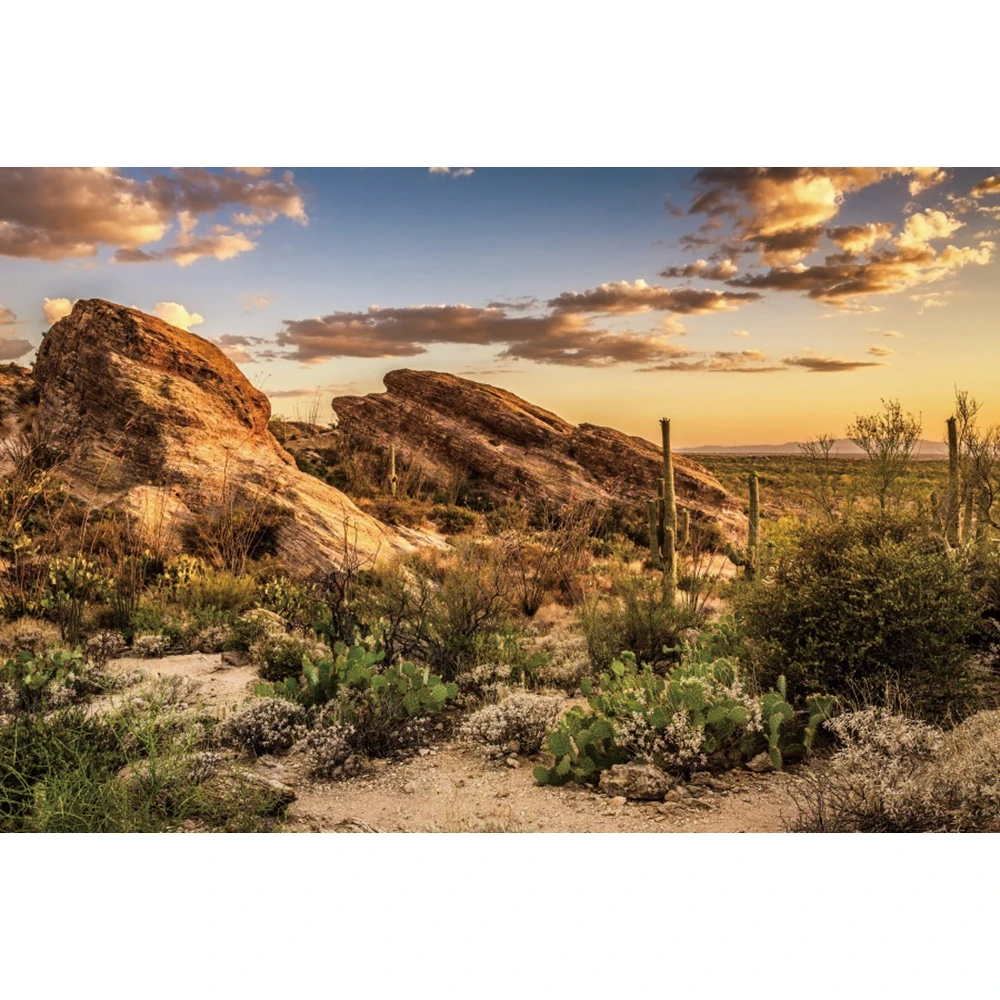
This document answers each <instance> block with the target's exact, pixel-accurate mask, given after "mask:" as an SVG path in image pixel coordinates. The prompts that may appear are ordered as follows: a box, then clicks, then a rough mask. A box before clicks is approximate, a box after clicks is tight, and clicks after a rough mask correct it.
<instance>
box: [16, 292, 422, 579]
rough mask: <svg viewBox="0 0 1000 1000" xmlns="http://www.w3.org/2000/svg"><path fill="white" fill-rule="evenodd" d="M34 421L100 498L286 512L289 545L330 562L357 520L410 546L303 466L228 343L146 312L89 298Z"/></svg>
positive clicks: (165, 513)
mask: <svg viewBox="0 0 1000 1000" xmlns="http://www.w3.org/2000/svg"><path fill="white" fill-rule="evenodd" d="M33 377H34V383H35V392H36V396H37V406H36V408H35V412H34V416H33V419H34V421H35V422H36V423H35V426H36V428H40V429H42V430H43V432H44V434H45V435H46V437H47V441H48V444H49V445H50V447H52V448H53V449H55V450H56V451H57V452H58V453H61V454H62V456H63V459H62V461H61V462H60V464H59V466H58V469H57V474H58V476H59V478H61V479H62V480H63V481H65V482H66V483H67V485H68V486H69V488H70V490H71V492H72V493H73V494H74V495H76V496H77V497H79V498H82V499H84V500H85V501H87V502H89V503H94V504H96V505H99V506H105V505H109V504H119V505H120V506H122V507H124V508H126V509H128V510H130V511H132V512H133V513H134V514H136V515H137V516H139V517H140V518H142V519H143V520H144V521H145V522H146V524H147V526H148V527H150V528H153V527H157V526H161V527H162V528H163V530H166V531H171V532H179V531H181V530H182V529H183V527H184V526H185V525H187V524H189V523H190V522H191V521H192V520H193V519H194V518H195V517H197V516H199V515H204V516H208V517H218V516H220V515H224V514H225V512H226V511H227V510H232V509H234V508H235V507H240V508H242V509H243V510H244V511H246V510H250V511H263V510H264V509H265V508H266V509H267V510H268V511H269V512H270V513H269V515H268V516H269V517H270V516H275V517H276V523H277V524H278V526H277V528H276V535H275V538H276V545H277V551H278V555H279V556H280V557H281V558H282V559H283V560H284V561H285V562H286V564H288V565H290V566H293V567H295V568H296V569H300V570H324V569H329V568H331V566H332V565H335V564H337V563H338V562H339V561H340V560H341V558H342V556H343V551H344V529H345V523H346V524H347V525H348V528H349V535H350V539H351V541H352V542H354V543H355V544H356V546H357V549H358V550H359V551H360V552H361V553H362V554H364V555H373V554H374V553H376V552H383V553H388V552H390V551H393V550H397V549H401V548H402V549H405V548H409V547H411V546H410V545H409V543H408V542H407V541H406V540H404V539H403V538H402V537H401V536H400V535H399V534H397V533H396V532H393V531H391V530H390V529H388V528H386V526H385V525H383V524H381V523H380V522H379V521H377V520H375V519H374V518H372V517H370V516H369V515H366V514H364V513H363V512H362V511H360V510H359V509H358V508H357V507H356V506H355V505H354V504H353V503H352V502H351V501H350V500H349V499H348V498H347V497H346V496H344V494H343V493H341V492H340V491H339V490H337V489H334V488H333V487H332V486H328V485H326V484H325V483H323V482H320V481H319V480H317V479H315V478H313V477H312V476H309V475H306V474H305V473H302V472H300V471H299V470H298V469H297V467H296V465H295V462H294V460H293V459H292V457H291V456H290V455H289V454H288V453H287V452H286V451H285V450H284V449H283V448H282V447H281V446H280V445H279V444H278V443H277V441H275V439H274V438H273V437H272V435H271V433H270V432H269V431H268V427H267V425H268V419H269V418H270V415H271V406H270V403H269V402H268V399H267V397H266V396H265V395H264V394H263V393H262V392H260V391H259V390H257V389H255V388H254V387H253V386H252V385H251V384H250V383H249V382H248V381H247V379H246V378H245V377H244V376H243V374H242V373H241V372H240V370H239V369H238V368H237V367H236V365H235V364H233V362H232V361H230V360H229V358H227V357H226V356H225V355H224V354H223V353H222V352H221V351H220V350H219V349H218V348H217V347H216V346H215V345H213V344H211V343H209V342H208V341H206V340H204V339H203V338H201V337H198V336H196V335H195V334H193V333H188V332H186V331H184V330H180V329H178V328H176V327H173V326H170V325H169V324H168V323H165V322H163V321H162V320H160V319H157V318H155V317H153V316H147V315H146V314H145V313H142V312H139V311H138V310H137V309H129V308H126V307H124V306H119V305H115V304H113V303H110V302H105V301H102V300H100V299H89V300H81V301H79V302H77V303H76V305H75V306H74V307H73V311H72V313H71V314H70V315H69V316H67V317H66V318H65V319H62V320H60V321H59V322H58V323H56V324H55V325H54V326H53V327H52V328H51V330H49V332H48V333H47V334H46V335H45V338H44V340H43V341H42V345H41V347H40V348H39V351H38V358H37V361H36V363H35V367H34V371H33Z"/></svg>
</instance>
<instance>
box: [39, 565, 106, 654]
mask: <svg viewBox="0 0 1000 1000" xmlns="http://www.w3.org/2000/svg"><path fill="white" fill-rule="evenodd" d="M111 586H112V582H111V580H110V578H109V577H108V576H107V575H106V574H105V573H104V572H103V571H102V570H101V568H100V567H99V566H98V565H97V564H96V563H95V562H92V561H91V560H89V559H85V558H84V557H83V556H66V557H62V556H58V557H56V558H54V559H52V560H50V562H49V567H48V580H47V583H46V588H45V594H44V596H43V598H42V606H43V607H45V608H47V609H48V611H49V613H50V614H51V615H52V616H53V617H54V618H55V620H56V621H57V622H58V623H59V628H60V629H61V631H62V634H63V638H64V639H66V640H67V641H69V642H72V643H76V642H79V641H80V638H81V631H82V627H83V617H84V612H85V610H86V608H87V606H88V605H89V604H94V603H97V602H100V601H103V600H105V599H106V598H107V596H108V594H109V593H110V591H111Z"/></svg>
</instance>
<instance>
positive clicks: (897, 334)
mask: <svg viewBox="0 0 1000 1000" xmlns="http://www.w3.org/2000/svg"><path fill="white" fill-rule="evenodd" d="M873 332H876V333H877V332H878V331H873ZM882 336H883V337H902V336H903V335H902V334H901V333H900V332H899V331H898V330H883V331H882Z"/></svg>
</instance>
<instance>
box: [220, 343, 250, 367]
mask: <svg viewBox="0 0 1000 1000" xmlns="http://www.w3.org/2000/svg"><path fill="white" fill-rule="evenodd" d="M216 344H217V346H218V348H219V350H220V351H222V353H223V354H225V356H226V357H227V358H229V360H230V361H232V362H235V363H236V364H238V365H245V364H252V363H253V362H254V361H256V358H254V356H253V355H252V354H251V353H250V352H249V351H248V350H247V349H246V348H245V347H234V346H227V345H225V344H219V343H218V341H216Z"/></svg>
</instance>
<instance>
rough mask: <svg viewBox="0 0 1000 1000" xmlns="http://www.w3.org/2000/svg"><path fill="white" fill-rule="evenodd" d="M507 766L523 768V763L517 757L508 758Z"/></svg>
mask: <svg viewBox="0 0 1000 1000" xmlns="http://www.w3.org/2000/svg"><path fill="white" fill-rule="evenodd" d="M507 766H508V767H520V766H521V762H520V761H519V760H518V759H517V758H516V757H508V758H507Z"/></svg>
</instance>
